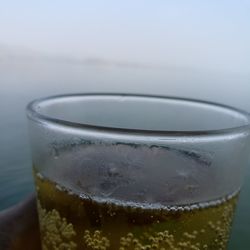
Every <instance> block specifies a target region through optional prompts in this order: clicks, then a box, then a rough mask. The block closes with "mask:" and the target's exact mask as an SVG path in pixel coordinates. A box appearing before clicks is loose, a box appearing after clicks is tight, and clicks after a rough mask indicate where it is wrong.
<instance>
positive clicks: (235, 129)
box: [26, 92, 250, 137]
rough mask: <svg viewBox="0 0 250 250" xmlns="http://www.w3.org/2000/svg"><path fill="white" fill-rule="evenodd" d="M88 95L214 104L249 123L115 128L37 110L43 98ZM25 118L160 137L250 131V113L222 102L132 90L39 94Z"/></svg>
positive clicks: (103, 130)
mask: <svg viewBox="0 0 250 250" xmlns="http://www.w3.org/2000/svg"><path fill="white" fill-rule="evenodd" d="M89 96H99V97H103V96H112V97H139V98H140V97H141V98H157V99H166V100H177V101H186V102H189V103H195V104H203V105H209V106H211V107H212V106H213V107H218V108H223V109H225V110H228V111H233V112H236V113H238V114H240V115H242V116H244V117H245V118H247V120H248V123H247V124H245V125H240V126H235V127H232V128H222V129H211V130H187V131H185V130H181V131H178V130H176V131H174V130H173V131H172V130H171V131H170V130H146V129H137V128H136V129H135V128H118V127H111V126H110V127H107V126H100V125H90V124H85V123H79V122H73V121H67V120H64V119H58V118H53V117H50V116H49V115H44V114H42V113H39V111H38V110H37V109H36V108H37V107H38V106H39V104H41V103H42V102H45V101H50V100H56V99H61V98H73V97H89ZM26 112H27V117H28V119H30V120H33V121H36V122H39V123H46V122H47V123H49V124H54V125H61V126H65V127H70V128H75V129H84V130H91V131H95V132H102V133H108V134H110V133H116V134H126V135H131V134H135V135H143V136H163V137H173V136H174V137H183V136H212V135H225V134H234V133H239V132H244V131H246V130H249V131H250V113H248V112H247V111H244V110H242V109H238V108H235V107H232V106H230V105H225V104H221V103H217V102H212V101H205V100H201V99H195V98H186V97H178V96H167V95H149V94H132V93H106V92H105V93H99V92H91V93H72V94H61V95H52V96H48V97H42V98H38V99H35V100H33V101H31V102H29V103H28V105H27V106H26Z"/></svg>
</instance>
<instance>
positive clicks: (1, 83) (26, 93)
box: [0, 60, 250, 250]
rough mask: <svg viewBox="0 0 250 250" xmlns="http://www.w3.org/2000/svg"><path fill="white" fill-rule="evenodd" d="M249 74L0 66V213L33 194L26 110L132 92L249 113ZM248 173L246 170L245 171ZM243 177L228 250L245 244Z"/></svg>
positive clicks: (249, 207)
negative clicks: (48, 99)
mask: <svg viewBox="0 0 250 250" xmlns="http://www.w3.org/2000/svg"><path fill="white" fill-rule="evenodd" d="M249 80H250V75H239V74H238V75H237V74H224V73H219V72H205V71H203V72H201V71H195V70H190V69H184V68H182V69H178V68H161V69H156V68H143V67H141V68H140V67H136V68H133V67H129V66H128V67H118V66H105V65H103V66H98V65H81V64H69V63H63V62H62V63H59V62H48V61H47V62H45V61H33V62H27V61H26V62H25V61H19V62H18V61H16V62H13V61H7V60H6V61H0V138H1V144H0V147H1V150H0V209H4V208H7V207H9V206H11V205H13V204H15V203H16V202H18V201H20V200H21V199H23V198H24V197H25V196H26V195H27V194H28V193H29V192H31V191H33V181H32V175H31V160H30V149H29V145H28V140H27V128H26V117H25V106H26V104H27V103H28V102H29V101H31V100H32V99H34V98H38V97H42V96H46V95H53V94H61V93H69V92H72V93H73V92H77V93H79V92H91V91H92V92H93V91H94V92H126V93H129V92H133V93H150V94H166V95H179V96H184V97H196V98H199V99H205V100H212V101H217V102H222V103H225V104H230V105H234V106H236V107H239V108H243V109H246V110H248V111H250V101H249V93H250V86H249ZM249 169H250V168H249ZM249 169H248V170H247V172H246V178H245V185H244V188H243V190H242V193H241V196H240V201H239V205H238V213H237V215H236V219H235V223H234V228H233V235H232V239H231V245H230V248H229V249H232V250H233V249H241V250H247V249H248V247H247V246H249V245H250V239H249V232H250V229H249V223H250V214H249V211H250V203H249V202H248V197H249V194H250V181H249V180H250V170H249Z"/></svg>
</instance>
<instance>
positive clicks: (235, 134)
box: [27, 94, 250, 250]
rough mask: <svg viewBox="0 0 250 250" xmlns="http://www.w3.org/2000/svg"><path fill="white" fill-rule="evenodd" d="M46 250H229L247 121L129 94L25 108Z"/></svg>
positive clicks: (235, 113) (207, 107)
mask: <svg viewBox="0 0 250 250" xmlns="http://www.w3.org/2000/svg"><path fill="white" fill-rule="evenodd" d="M27 116H28V120H29V131H30V141H31V149H32V157H33V172H34V178H35V183H36V191H37V207H38V212H39V221H40V232H41V239H42V248H43V250H54V249H68V250H70V249H86V250H91V249H100V250H117V249H118V250H125V249H126V250H132V249H134V250H142V249H144V250H145V249H148V250H149V249H160V250H164V249H165V250H174V249H175V250H177V249H178V250H191V249H192V250H199V249H200V250H203V249H206V250H208V249H210V250H224V249H226V247H227V242H228V239H229V235H230V227H231V224H232V219H233V214H234V210H235V206H236V203H237V199H238V196H239V192H240V189H241V185H242V179H243V173H244V168H245V167H246V165H247V164H248V160H249V152H250V116H249V114H247V113H246V112H244V111H240V110H237V109H235V108H232V107H228V106H224V105H219V104H215V103H210V102H204V101H199V100H192V99H184V98H175V97H164V96H146V95H132V94H131V95H130V94H76V95H61V96H54V97H48V98H43V99H39V100H35V101H33V102H31V103H30V104H29V105H28V107H27Z"/></svg>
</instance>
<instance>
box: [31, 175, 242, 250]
mask: <svg viewBox="0 0 250 250" xmlns="http://www.w3.org/2000/svg"><path fill="white" fill-rule="evenodd" d="M35 178H36V187H37V203H38V211H39V220H40V229H41V238H42V247H43V250H54V249H59V250H63V249H67V250H73V249H75V250H78V249H79V250H80V249H81V250H82V249H86V250H94V249H95V250H150V249H159V250H225V249H226V246H227V242H228V238H229V232H230V227H231V223H232V218H233V214H234V210H235V206H236V202H237V196H238V195H237V194H232V195H230V196H227V197H223V198H222V199H220V200H216V201H209V202H206V203H200V204H190V205H185V206H165V207H163V206H159V207H157V206H152V205H150V204H148V205H146V204H140V203H135V202H134V203H132V202H122V201H117V200H112V199H108V198H107V199H106V200H105V199H98V198H93V197H88V196H86V195H80V194H77V193H74V192H73V191H72V190H70V189H66V188H65V187H62V186H61V185H60V184H59V183H56V182H53V181H51V180H49V179H48V178H46V177H45V176H43V175H41V174H40V173H37V172H35Z"/></svg>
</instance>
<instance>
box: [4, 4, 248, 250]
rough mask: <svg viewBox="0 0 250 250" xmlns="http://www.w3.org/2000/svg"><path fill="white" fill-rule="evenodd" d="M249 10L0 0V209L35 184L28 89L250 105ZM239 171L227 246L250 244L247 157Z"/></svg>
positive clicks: (32, 91)
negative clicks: (242, 182) (241, 177)
mask: <svg viewBox="0 0 250 250" xmlns="http://www.w3.org/2000/svg"><path fill="white" fill-rule="evenodd" d="M249 13H250V1H248V0H241V1H236V0H235V1H230V0H227V1H223V0H216V1H215V0H211V1H198V0H197V1H194V0H189V1H184V0H183V1H181V0H176V1H166V0H162V1H160V0H156V1H147V0H144V1H141V0H137V1H131V0H126V1H109V0H107V1H95V0H92V1H76V0H75V1H62V0H61V1H59V0H54V1H48V0H44V1H25V0H23V1H17V0H16V1H11V0H9V1H1V3H0V209H4V208H7V207H9V206H10V205H13V204H15V203H16V202H18V201H19V200H21V199H22V198H23V197H25V196H26V195H27V194H28V193H30V192H31V191H32V190H33V183H32V178H31V162H30V153H29V146H28V140H27V128H26V118H25V106H26V104H27V103H28V102H29V101H30V100H32V99H34V98H37V97H41V96H46V95H52V94H61V93H68V92H75V93H79V92H93V91H94V92H133V93H150V94H166V95H178V96H183V97H194V98H195V97H196V98H199V99H205V100H210V101H216V102H221V103H224V104H229V105H233V106H236V107H238V108H242V109H245V110H248V111H250V14H249ZM245 180H246V184H245V186H244V188H243V191H242V195H241V199H240V204H239V209H238V213H237V217H236V221H235V227H234V232H233V237H232V241H231V249H236V247H237V248H238V249H241V250H247V249H248V248H244V246H249V245H250V239H249V233H250V231H249V224H250V214H249V212H250V203H249V201H248V200H249V198H248V197H249V195H250V166H249V168H248V170H247V171H246V179H245ZM239 246H243V247H239Z"/></svg>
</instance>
